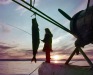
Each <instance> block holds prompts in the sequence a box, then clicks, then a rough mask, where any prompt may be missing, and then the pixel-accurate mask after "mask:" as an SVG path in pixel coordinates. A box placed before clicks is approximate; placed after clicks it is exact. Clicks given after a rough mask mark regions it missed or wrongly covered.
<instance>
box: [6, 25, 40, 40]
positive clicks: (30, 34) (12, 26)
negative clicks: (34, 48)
mask: <svg viewBox="0 0 93 75" xmlns="http://www.w3.org/2000/svg"><path fill="white" fill-rule="evenodd" d="M7 25H8V26H11V27H14V28H16V29H18V30H21V31H23V32H25V33H27V34H28V35H32V34H31V33H29V32H27V31H25V30H23V29H21V28H18V27H16V26H13V25H10V24H7ZM39 40H40V41H41V39H39Z"/></svg>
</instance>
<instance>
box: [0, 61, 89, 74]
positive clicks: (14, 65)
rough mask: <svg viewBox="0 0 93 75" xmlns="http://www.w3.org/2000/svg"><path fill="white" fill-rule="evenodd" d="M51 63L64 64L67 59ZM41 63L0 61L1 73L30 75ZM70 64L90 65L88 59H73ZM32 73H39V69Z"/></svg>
mask: <svg viewBox="0 0 93 75" xmlns="http://www.w3.org/2000/svg"><path fill="white" fill-rule="evenodd" d="M51 63H56V64H57V63H61V64H64V63H65V61H51ZM40 64H42V62H41V61H38V62H37V63H34V62H32V63H31V62H30V61H7V62H6V61H0V75H11V74H12V75H29V74H30V73H31V72H32V71H34V70H35V69H36V68H37V67H38V66H39V65H40ZM70 64H71V65H80V66H88V63H87V62H86V61H71V62H70ZM31 75H38V69H37V70H36V71H35V72H34V73H33V74H31Z"/></svg>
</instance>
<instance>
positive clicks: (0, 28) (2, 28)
mask: <svg viewBox="0 0 93 75" xmlns="http://www.w3.org/2000/svg"><path fill="white" fill-rule="evenodd" d="M0 32H3V33H8V32H10V28H9V27H8V26H7V25H6V24H4V23H0Z"/></svg>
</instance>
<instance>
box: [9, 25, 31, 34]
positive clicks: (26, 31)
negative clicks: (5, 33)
mask: <svg viewBox="0 0 93 75" xmlns="http://www.w3.org/2000/svg"><path fill="white" fill-rule="evenodd" d="M7 25H8V26H11V27H14V28H16V29H18V30H21V31H23V32H25V33H27V34H29V35H32V34H31V33H29V32H27V31H25V30H23V29H21V28H18V27H16V26H13V25H10V24H7Z"/></svg>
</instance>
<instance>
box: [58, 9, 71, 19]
mask: <svg viewBox="0 0 93 75" xmlns="http://www.w3.org/2000/svg"><path fill="white" fill-rule="evenodd" d="M58 11H59V12H60V13H61V14H62V15H63V16H64V17H66V18H67V19H68V20H72V18H71V17H70V16H69V15H68V14H66V13H65V12H64V11H63V10H61V9H58Z"/></svg>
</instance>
